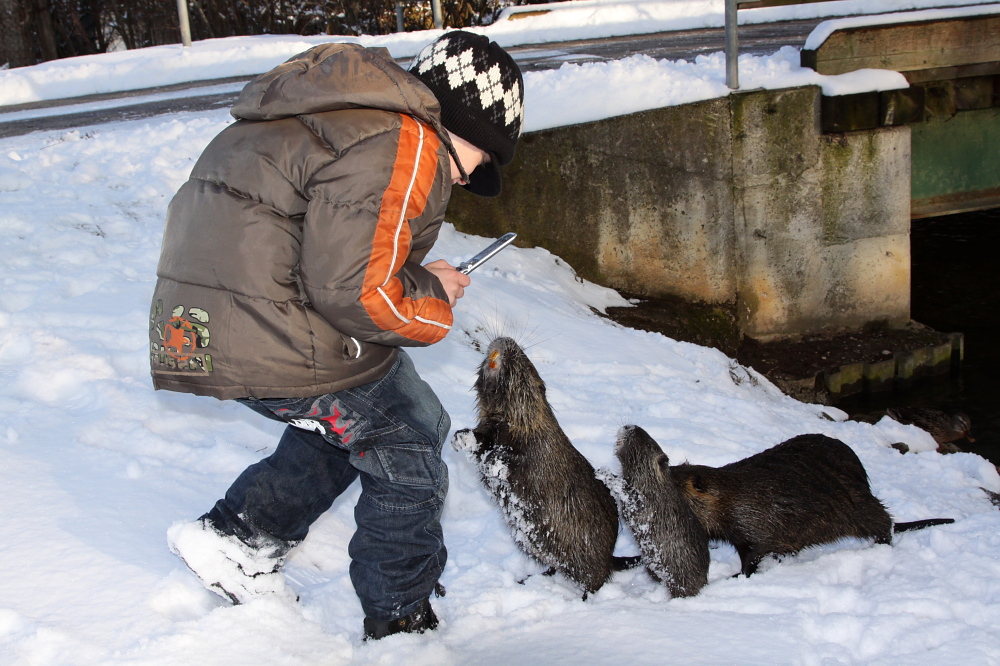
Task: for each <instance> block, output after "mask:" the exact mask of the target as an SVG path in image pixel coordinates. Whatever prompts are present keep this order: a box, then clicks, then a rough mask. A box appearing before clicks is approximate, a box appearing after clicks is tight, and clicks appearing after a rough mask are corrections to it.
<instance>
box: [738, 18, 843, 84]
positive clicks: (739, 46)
mask: <svg viewBox="0 0 1000 666" xmlns="http://www.w3.org/2000/svg"><path fill="white" fill-rule="evenodd" d="M830 1H831V0H726V85H727V86H729V88H730V90H737V89H738V88H739V87H740V72H739V64H738V63H739V56H740V46H739V40H738V39H737V35H736V27H737V20H736V12H737V10H740V9H756V8H758V7H784V6H785V5H806V4H810V3H813V2H830Z"/></svg>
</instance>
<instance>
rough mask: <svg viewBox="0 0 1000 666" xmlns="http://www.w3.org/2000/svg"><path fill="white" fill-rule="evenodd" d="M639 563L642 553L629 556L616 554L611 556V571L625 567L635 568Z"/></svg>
mask: <svg viewBox="0 0 1000 666" xmlns="http://www.w3.org/2000/svg"><path fill="white" fill-rule="evenodd" d="M640 564H642V555H630V556H629V557H620V556H618V555H614V556H613V557H612V558H611V570H612V571H625V570H626V569H635V568H636V567H637V566H639V565H640Z"/></svg>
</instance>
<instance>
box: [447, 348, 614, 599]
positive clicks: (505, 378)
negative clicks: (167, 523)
mask: <svg viewBox="0 0 1000 666" xmlns="http://www.w3.org/2000/svg"><path fill="white" fill-rule="evenodd" d="M475 388H476V399H477V405H478V410H479V414H478V425H477V426H476V428H475V430H472V431H468V430H466V431H460V432H458V433H456V435H455V439H454V440H453V442H452V445H453V446H454V447H455V449H456V450H461V449H465V450H468V451H469V452H470V453H471V454H472V456H473V458H474V459H475V461H476V463H477V465H478V468H479V473H480V476H481V478H482V481H483V485H485V486H486V489H487V491H488V492H489V493H490V494H491V495H492V496H493V498H494V500H496V502H497V504H498V505H499V507H500V511H501V513H502V514H503V516H504V518H505V519H506V521H507V525H508V527H509V528H510V531H511V534H512V536H513V537H514V541H515V542H516V543H517V545H518V546H519V547H520V548H521V550H523V551H524V552H525V553H526V554H527V555H528V556H530V557H532V558H534V559H535V560H537V561H539V562H541V563H543V564H545V565H547V566H549V567H551V568H553V569H555V570H556V571H559V572H560V573H562V574H564V575H565V576H566V577H567V578H569V579H570V580H572V581H574V582H575V583H577V584H578V585H579V586H580V587H582V588H583V589H584V591H585V592H594V591H596V590H597V589H599V588H600V587H601V586H602V585H604V583H605V582H606V581H607V580H608V578H609V577H610V576H611V572H612V570H613V569H614V560H613V557H612V554H613V551H614V548H615V541H616V540H617V538H618V511H617V507H616V505H615V500H614V498H612V497H611V492H610V491H609V490H608V488H607V486H605V485H604V484H603V483H601V482H600V481H598V480H597V478H596V476H595V475H594V468H593V467H592V466H591V464H590V463H589V462H588V461H587V459H586V458H584V457H583V455H581V454H580V452H579V451H577V450H576V449H575V448H573V445H572V444H571V443H570V441H569V438H568V437H566V434H565V433H564V432H563V430H562V428H560V427H559V423H558V422H557V421H556V418H555V415H554V414H553V413H552V408H551V407H550V406H549V403H548V401H547V400H546V398H545V382H543V381H542V378H541V377H540V376H539V375H538V371H537V370H536V369H535V366H534V365H532V363H531V361H530V360H529V359H528V357H527V356H526V355H525V353H524V351H523V350H522V349H521V347H520V346H518V344H517V343H516V342H514V340H512V339H510V338H507V337H499V338H496V339H495V340H493V342H491V343H490V346H489V349H487V350H486V358H485V359H484V360H483V362H482V364H481V365H480V367H479V377H478V379H477V380H476V385H475ZM472 435H474V437H473V436H472Z"/></svg>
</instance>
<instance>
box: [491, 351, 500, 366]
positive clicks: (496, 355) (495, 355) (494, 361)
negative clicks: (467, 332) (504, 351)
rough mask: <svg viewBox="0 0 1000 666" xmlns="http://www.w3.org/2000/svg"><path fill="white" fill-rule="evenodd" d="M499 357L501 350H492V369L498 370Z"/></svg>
mask: <svg viewBox="0 0 1000 666" xmlns="http://www.w3.org/2000/svg"><path fill="white" fill-rule="evenodd" d="M499 357H500V352H498V351H496V350H494V351H492V352H490V356H489V359H490V370H496V369H497V358H499Z"/></svg>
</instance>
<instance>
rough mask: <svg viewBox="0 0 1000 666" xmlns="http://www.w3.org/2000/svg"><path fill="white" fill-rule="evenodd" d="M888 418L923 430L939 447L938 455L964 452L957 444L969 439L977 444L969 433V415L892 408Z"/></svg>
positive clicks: (886, 411)
mask: <svg viewBox="0 0 1000 666" xmlns="http://www.w3.org/2000/svg"><path fill="white" fill-rule="evenodd" d="M885 413H886V416H888V417H889V418H890V419H892V420H894V421H898V422H899V423H902V424H903V425H915V426H917V427H918V428H923V429H924V430H926V431H927V432H928V433H930V435H931V437H933V438H934V441H935V442H937V445H938V448H937V450H938V453H959V452H961V451H962V449H960V448H959V447H958V445H957V444H955V442H957V441H958V440H960V439H967V440H969V441H970V442H975V441H976V440H974V439H973V438H972V435H970V434H969V432H970V431H971V430H972V421H971V419H969V416H968V415H967V414H964V413H962V412H957V413H955V414H945V413H944V412H942V411H941V410H939V409H928V408H924V407H895V408H893V407H890V408H889V409H887V410H885Z"/></svg>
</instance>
